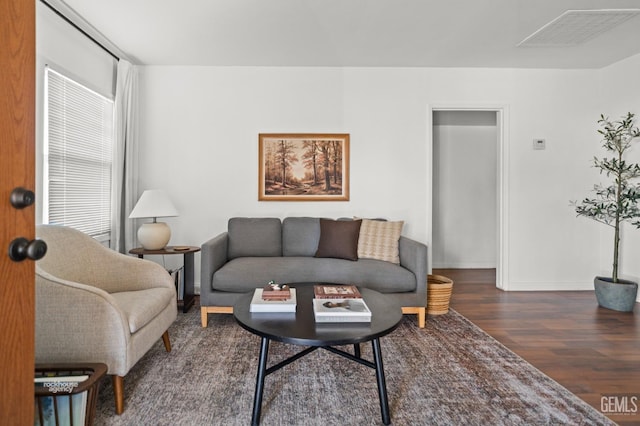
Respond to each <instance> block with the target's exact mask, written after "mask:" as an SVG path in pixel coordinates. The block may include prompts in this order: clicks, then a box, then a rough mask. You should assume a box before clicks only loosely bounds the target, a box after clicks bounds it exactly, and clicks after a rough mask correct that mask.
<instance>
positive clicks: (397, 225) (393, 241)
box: [358, 219, 404, 264]
mask: <svg viewBox="0 0 640 426" xmlns="http://www.w3.org/2000/svg"><path fill="white" fill-rule="evenodd" d="M403 224H404V222H402V221H400V222H386V221H380V220H370V219H362V226H361V227H360V237H359V238H358V257H359V258H367V259H377V260H384V261H386V262H391V263H396V264H399V263H400V252H399V249H398V240H399V239H400V234H401V233H402V225H403Z"/></svg>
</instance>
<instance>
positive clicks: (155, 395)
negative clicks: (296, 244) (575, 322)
mask: <svg viewBox="0 0 640 426" xmlns="http://www.w3.org/2000/svg"><path fill="white" fill-rule="evenodd" d="M169 332H170V336H171V340H172V346H173V350H172V352H171V353H167V352H165V350H164V346H163V345H162V342H161V341H159V342H158V343H157V344H156V345H155V346H154V347H153V348H152V349H151V351H149V353H147V355H146V356H145V357H144V358H143V359H142V360H140V362H138V364H137V365H136V366H135V367H134V368H133V369H132V370H131V371H130V372H129V374H128V375H127V376H126V377H125V412H124V413H123V414H122V415H120V416H118V415H116V414H115V411H114V403H113V389H112V387H111V380H106V379H105V380H103V382H102V385H101V387H100V397H99V401H98V404H97V414H96V420H95V424H96V425H225V426H227V425H248V424H250V423H251V410H252V405H253V392H254V387H255V377H256V370H257V358H258V352H259V344H260V339H259V337H257V336H254V335H252V334H250V333H249V332H247V331H245V330H244V329H242V328H240V326H238V325H237V324H236V323H235V321H234V319H233V316H232V315H220V314H218V315H209V327H208V328H202V327H201V326H200V312H199V309H197V308H194V309H191V311H190V312H189V313H187V314H182V313H180V314H178V320H177V321H176V322H175V323H174V325H173V326H172V327H171V329H170V330H169ZM380 342H381V346H382V351H383V361H384V366H385V373H386V379H387V390H388V393H389V406H390V410H391V422H392V424H393V425H607V424H614V423H613V422H611V421H609V420H608V419H607V418H606V417H605V416H603V415H602V414H600V413H599V412H598V411H597V410H595V409H593V408H592V407H590V406H589V405H588V404H586V403H585V402H583V401H582V400H581V399H579V398H577V397H576V396H574V395H573V394H572V393H570V392H569V391H568V390H566V389H565V388H564V387H562V386H560V385H559V384H558V383H556V382H555V381H553V380H552V379H550V378H549V377H548V376H546V375H544V374H543V373H541V372H540V371H539V370H537V369H536V368H534V367H533V366H532V365H530V364H529V363H527V362H526V361H525V360H523V359H522V358H520V357H519V356H517V355H516V354H514V353H513V352H511V351H510V350H509V349H507V348H506V347H504V346H503V345H502V344H500V343H499V342H497V341H496V340H494V339H493V338H492V337H491V336H489V335H488V334H486V333H485V332H483V331H482V330H480V329H479V328H478V327H476V326H475V325H474V324H472V323H471V322H469V321H468V320H467V319H466V318H465V317H463V316H462V315H460V314H458V313H457V312H455V311H451V312H450V313H449V314H447V315H441V316H434V317H431V316H430V317H428V319H427V327H426V328H424V329H420V328H418V327H417V324H416V320H415V316H413V315H412V316H405V317H404V319H403V322H402V324H401V325H400V327H399V328H398V329H397V330H395V331H394V332H393V333H391V334H390V335H388V336H386V337H383V338H381V339H380ZM345 349H347V350H349V351H351V348H350V347H349V348H345ZM299 350H300V347H296V346H291V345H286V344H282V343H278V342H272V343H271V345H270V359H269V365H273V364H274V363H275V362H277V361H278V360H282V359H284V358H286V357H287V356H290V355H292V354H294V353H296V352H298V351H299ZM362 354H363V357H365V358H367V359H369V360H371V359H372V358H371V345H370V344H363V345H362ZM261 420H262V423H261V424H264V425H372V424H382V421H381V417H380V405H379V400H378V393H377V386H376V379H375V372H374V371H373V370H372V369H370V368H367V367H364V366H361V365H359V364H356V363H354V362H351V361H349V360H347V359H344V358H342V357H338V356H336V355H334V354H331V353H329V352H327V351H324V350H318V351H315V352H313V353H312V354H310V355H308V356H306V357H304V358H302V359H299V360H298V361H296V362H294V363H293V364H291V365H288V366H287V367H285V368H283V369H282V370H280V371H277V372H275V373H273V374H271V375H269V376H267V378H266V381H265V393H264V399H263V408H262V419H261Z"/></svg>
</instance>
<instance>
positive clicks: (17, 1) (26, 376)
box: [0, 0, 35, 425]
mask: <svg viewBox="0 0 640 426" xmlns="http://www.w3.org/2000/svg"><path fill="white" fill-rule="evenodd" d="M0 34H1V37H0V40H1V43H2V47H0V69H1V70H2V71H1V73H2V77H1V78H0V151H1V152H0V423H2V424H6V425H30V424H33V369H34V339H35V337H34V328H35V326H34V324H35V309H34V306H35V288H34V281H35V272H34V262H33V261H32V260H24V261H21V262H14V261H12V260H11V259H10V258H9V256H8V252H9V244H10V242H11V241H12V240H14V239H15V238H17V237H24V238H26V239H28V240H29V241H31V240H32V239H33V238H34V237H35V213H34V206H33V205H31V206H29V207H25V208H22V209H17V208H15V207H13V206H12V204H11V203H10V194H11V192H12V190H13V189H14V188H16V187H24V188H27V189H30V190H34V184H35V174H34V173H35V139H34V138H35V1H33V0H1V1H0Z"/></svg>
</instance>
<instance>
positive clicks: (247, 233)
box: [227, 217, 282, 259]
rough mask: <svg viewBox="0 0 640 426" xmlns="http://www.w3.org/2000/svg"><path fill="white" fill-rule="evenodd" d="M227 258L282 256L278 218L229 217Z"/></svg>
mask: <svg viewBox="0 0 640 426" xmlns="http://www.w3.org/2000/svg"><path fill="white" fill-rule="evenodd" d="M228 230H229V248H228V252H227V255H228V258H229V259H235V258H236V257H244V256H282V226H281V224H280V219H278V218H273V217H267V218H248V217H234V218H231V219H229V224H228Z"/></svg>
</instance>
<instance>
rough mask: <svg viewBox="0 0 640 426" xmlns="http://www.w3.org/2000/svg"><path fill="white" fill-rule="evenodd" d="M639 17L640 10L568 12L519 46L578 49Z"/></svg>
mask: <svg viewBox="0 0 640 426" xmlns="http://www.w3.org/2000/svg"><path fill="white" fill-rule="evenodd" d="M639 14H640V9H602V10H567V11H566V12H564V13H563V14H562V15H560V16H558V17H557V18H556V19H554V20H553V21H551V22H549V23H548V24H546V25H544V26H543V27H542V28H540V29H539V30H537V31H536V32H534V33H533V34H531V35H530V36H529V37H527V38H525V39H524V40H522V41H521V42H520V43H519V44H518V47H562V46H575V45H578V44H581V43H584V42H586V41H587V40H590V39H592V38H594V37H597V36H599V35H600V34H602V33H604V32H607V31H609V30H611V29H613V28H615V27H616V26H618V25H620V24H622V23H623V22H625V21H627V20H629V19H631V18H634V17H635V16H637V15H639Z"/></svg>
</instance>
